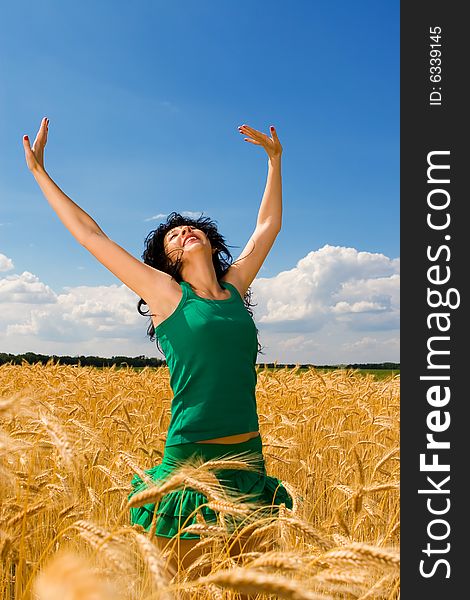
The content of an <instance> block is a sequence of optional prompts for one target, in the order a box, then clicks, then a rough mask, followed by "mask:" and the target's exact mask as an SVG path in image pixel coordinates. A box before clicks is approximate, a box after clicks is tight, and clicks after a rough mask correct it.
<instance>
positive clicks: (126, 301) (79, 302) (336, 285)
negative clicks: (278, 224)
mask: <svg viewBox="0 0 470 600" xmlns="http://www.w3.org/2000/svg"><path fill="white" fill-rule="evenodd" d="M5 258H6V257H5ZM7 260H8V261H9V260H10V259H7ZM3 264H5V265H6V264H10V263H7V262H4V263H3ZM11 265H12V266H13V263H11ZM252 289H253V297H252V300H253V301H254V303H256V305H255V306H254V307H253V313H254V318H255V323H256V326H257V327H258V329H259V334H260V341H261V344H262V346H263V348H264V354H260V355H258V362H264V361H266V362H272V361H274V360H277V361H279V362H285V363H294V362H301V363H312V364H337V363H349V362H351V363H357V362H382V361H398V360H399V341H398V340H399V332H398V327H399V300H400V296H399V260H398V259H390V258H388V257H387V256H384V255H383V254H373V253H369V252H359V251H358V250H356V249H354V248H344V247H336V246H324V247H323V248H320V249H319V250H316V251H312V252H310V253H309V254H308V255H307V256H305V257H304V258H302V259H301V260H299V261H298V263H297V265H296V266H295V267H293V268H292V269H290V270H287V271H282V272H281V273H279V274H277V275H276V276H274V277H270V278H267V277H259V278H257V279H255V281H254V282H253V284H252ZM0 301H1V302H2V311H1V312H0V346H1V347H2V349H3V351H5V352H13V353H19V352H25V351H32V352H41V353H44V354H47V353H49V354H52V353H55V354H70V355H72V356H73V355H77V354H96V355H100V356H112V355H116V354H122V355H129V356H135V355H138V354H145V355H147V356H158V357H159V358H161V354H160V353H159V352H158V351H157V349H156V346H155V344H154V343H151V342H150V341H149V339H148V337H147V336H146V331H147V327H148V325H149V322H150V321H149V319H148V317H143V316H141V315H139V314H138V312H137V301H138V297H137V295H136V294H134V293H133V292H132V291H131V290H129V289H128V288H127V287H126V286H124V285H110V286H77V287H68V288H64V289H63V290H62V291H61V292H59V293H57V292H55V291H54V290H52V289H51V288H50V287H49V286H48V285H46V284H45V283H44V282H42V281H40V280H39V278H38V277H37V276H36V275H34V274H32V273H29V272H27V271H25V272H24V273H22V274H21V275H17V274H14V275H9V276H6V277H4V278H3V279H1V278H0ZM144 308H145V307H144Z"/></svg>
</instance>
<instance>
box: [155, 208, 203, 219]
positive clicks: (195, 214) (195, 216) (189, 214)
mask: <svg viewBox="0 0 470 600" xmlns="http://www.w3.org/2000/svg"><path fill="white" fill-rule="evenodd" d="M169 214H170V213H158V215H154V216H153V217H148V218H147V219H145V221H158V220H164V219H166V218H167V217H168V215H169ZM180 214H181V215H182V216H183V217H190V218H191V219H198V218H199V217H200V216H201V215H202V212H193V211H190V210H183V212H181V213H180Z"/></svg>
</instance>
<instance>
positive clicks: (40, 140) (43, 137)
mask: <svg viewBox="0 0 470 600" xmlns="http://www.w3.org/2000/svg"><path fill="white" fill-rule="evenodd" d="M48 128H49V119H48V118H47V117H44V118H43V120H42V121H41V125H40V126H39V130H38V132H37V135H36V138H35V140H34V143H33V152H34V150H35V149H36V147H37V146H38V145H39V146H45V145H46V143H47V132H48Z"/></svg>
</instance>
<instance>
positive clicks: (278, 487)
mask: <svg viewBox="0 0 470 600" xmlns="http://www.w3.org/2000/svg"><path fill="white" fill-rule="evenodd" d="M240 453H242V456H244V455H247V456H250V458H252V459H253V462H252V464H253V469H254V470H249V471H246V470H241V469H223V470H214V471H213V473H214V475H215V476H216V477H217V479H218V481H219V482H220V483H221V485H223V486H224V487H226V488H227V490H228V489H230V490H234V491H235V492H236V493H241V494H243V495H245V494H247V495H248V496H249V498H250V501H253V502H256V503H257V504H262V505H264V506H266V509H265V510H264V513H263V514H262V515H261V516H266V514H270V515H275V514H276V513H277V511H278V508H279V504H281V503H284V504H285V505H286V507H287V508H292V506H293V500H292V498H291V496H290V494H289V493H288V492H287V490H286V489H285V487H284V486H283V485H282V482H281V481H280V480H279V479H277V478H276V477H270V476H269V475H267V473H266V467H265V462H264V457H263V446H262V441H261V436H260V435H259V436H257V437H255V438H251V439H250V440H248V441H246V442H242V443H240V444H198V443H188V444H181V445H178V446H167V447H165V451H164V454H163V458H162V462H161V463H160V464H158V465H156V466H155V467H152V468H151V469H148V470H147V471H145V473H146V474H147V475H148V476H149V477H150V478H151V479H152V480H153V481H155V482H156V484H157V485H158V484H161V483H163V482H164V481H165V480H166V479H167V478H168V477H169V476H171V475H172V474H173V472H174V471H175V470H176V469H177V468H178V467H179V466H181V465H182V464H183V463H184V461H185V460H187V459H188V458H189V457H192V456H194V455H196V456H198V457H202V458H203V460H204V461H208V460H216V459H229V458H231V457H233V456H234V455H236V456H235V457H234V458H237V456H238V457H239V455H240ZM131 485H132V488H133V489H132V491H131V493H130V494H129V496H128V498H129V499H130V498H131V497H132V496H133V495H134V494H136V493H138V492H141V491H143V490H144V489H146V488H147V487H148V485H147V484H146V483H144V482H143V481H142V479H141V478H140V477H139V476H138V475H134V477H133V478H132V481H131ZM207 502H208V499H207V497H206V496H205V495H204V494H202V493H201V492H198V491H196V490H192V489H191V488H190V487H185V488H184V489H183V490H174V491H171V492H169V493H167V494H165V495H164V496H162V497H161V499H160V501H159V502H158V507H157V518H156V531H155V534H156V535H158V536H162V537H166V538H173V537H175V536H178V535H179V537H180V538H181V539H200V536H199V535H197V534H196V533H186V532H183V533H179V530H180V529H183V528H184V527H187V526H188V525H192V524H197V523H198V521H197V518H196V513H197V512H200V513H201V514H202V516H203V517H204V520H205V521H206V522H207V523H208V524H211V525H214V524H216V523H217V514H216V512H215V511H214V510H212V509H210V508H209V507H208V506H207ZM203 505H205V506H203ZM199 507H200V508H199ZM154 512H155V504H146V505H144V506H140V507H138V508H131V509H130V520H131V523H132V524H133V525H134V524H138V525H141V526H142V527H143V528H144V529H146V530H147V531H148V530H149V529H150V526H151V523H152V518H153V515H154ZM259 514H260V513H259V512H257V513H256V515H259ZM231 519H234V518H233V517H231Z"/></svg>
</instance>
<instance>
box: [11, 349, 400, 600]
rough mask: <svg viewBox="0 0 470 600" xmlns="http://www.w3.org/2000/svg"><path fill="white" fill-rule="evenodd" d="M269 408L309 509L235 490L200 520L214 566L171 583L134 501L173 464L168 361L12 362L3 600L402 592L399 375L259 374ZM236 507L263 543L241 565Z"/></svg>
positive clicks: (306, 598) (204, 473)
mask: <svg viewBox="0 0 470 600" xmlns="http://www.w3.org/2000/svg"><path fill="white" fill-rule="evenodd" d="M257 401H258V414H259V421H260V432H261V436H262V440H263V448H264V449H263V452H264V457H265V461H266V469H267V472H268V474H269V475H273V476H275V477H278V478H279V479H281V480H282V481H283V482H284V483H285V485H286V487H287V488H288V491H289V492H290V493H291V494H292V496H293V498H294V505H293V507H292V509H291V510H290V509H288V508H287V507H285V506H284V505H281V508H280V511H279V516H278V517H276V518H271V519H270V520H267V519H266V518H265V517H263V518H261V517H257V514H256V511H251V513H250V512H249V511H248V513H247V511H246V506H245V505H244V504H243V503H242V502H240V504H239V505H237V503H236V502H234V501H233V499H232V500H230V501H225V503H224V500H223V498H222V497H221V495H220V494H222V491H221V492H220V494H219V496H216V497H215V500H214V499H213V502H219V504H216V506H218V508H219V509H220V510H221V513H220V519H219V522H218V523H217V525H216V526H214V525H208V524H206V523H205V522H203V519H202V518H201V519H199V518H198V522H199V525H198V526H197V528H198V529H199V531H200V533H201V542H200V544H201V546H203V547H204V552H203V554H202V555H201V556H200V558H199V559H198V561H197V562H198V564H196V563H195V564H194V567H193V568H190V569H186V570H183V569H180V571H178V572H177V573H176V574H175V575H173V576H170V574H169V573H168V571H167V570H166V568H165V564H166V563H165V561H166V558H167V554H166V553H165V552H162V550H161V549H159V548H157V546H156V545H155V544H154V543H153V542H152V536H151V535H149V534H148V533H147V532H145V531H144V530H143V529H142V528H139V527H138V526H135V527H132V526H130V521H129V506H128V500H127V496H128V494H129V492H130V490H131V486H130V480H131V478H132V475H133V474H134V473H139V474H142V475H143V471H144V470H145V469H149V468H150V467H152V466H153V465H155V464H157V463H158V462H160V460H161V456H162V453H163V447H164V442H165V435H166V431H167V428H168V425H169V418H170V404H171V389H170V386H169V373H168V369H167V367H160V368H152V369H151V368H144V369H143V370H141V371H135V370H133V369H130V368H124V369H116V368H105V369H95V368H93V367H81V366H79V367H76V366H63V365H59V364H54V362H53V361H50V362H49V363H48V364H47V365H41V364H34V365H29V364H27V363H26V362H25V363H23V365H21V366H15V365H12V364H6V365H3V366H0V478H1V481H0V483H1V487H0V490H1V491H0V494H1V509H0V557H1V574H0V589H1V598H2V599H5V600H10V599H13V598H14V599H15V600H20V599H21V600H29V599H33V598H35V599H38V600H59V599H60V600H66V599H70V600H72V599H73V600H102V599H106V600H110V599H113V600H114V599H121V598H122V599H123V600H131V599H132V600H134V599H135V600H144V599H145V600H160V599H164V600H170V599H172V598H183V599H186V598H188V599H190V598H191V599H192V598H198V599H201V600H208V599H212V598H214V599H216V600H219V599H227V600H228V599H236V598H240V597H247V596H240V594H250V596H249V597H250V598H257V599H260V600H261V599H264V598H292V599H297V600H315V599H323V600H325V599H327V598H331V599H361V600H366V599H373V598H376V599H390V600H394V599H398V598H399V594H400V592H399V585H400V582H399V527H400V521H399V377H398V376H395V377H389V378H388V379H384V380H381V381H376V380H374V378H373V377H372V376H371V375H360V374H359V373H358V372H355V371H344V370H338V371H332V372H329V373H327V374H324V373H319V372H318V371H316V370H315V369H314V368H311V369H308V370H306V371H300V369H298V368H294V369H288V368H285V369H279V370H276V371H268V370H267V369H261V368H259V367H258V384H257ZM211 468H212V467H211V465H205V464H192V465H191V464H190V465H188V466H186V467H185V469H186V471H185V472H183V473H182V474H180V481H181V480H184V478H185V477H189V479H191V478H192V480H193V481H194V480H196V478H197V480H198V481H206V480H207V481H208V480H209V479H210V475H211ZM219 468H220V467H219ZM231 468H237V467H236V465H235V466H234V465H232V466H231ZM239 468H246V465H243V464H240V466H239ZM212 477H213V478H214V476H213V475H212ZM175 485H178V483H177V482H176V483H175ZM158 491H159V490H158V489H155V488H154V489H153V492H152V490H147V492H150V493H154V496H153V497H158ZM155 494H156V496H155ZM209 500H210V499H209ZM137 502H138V499H137ZM231 514H241V515H248V516H249V518H248V516H247V519H246V521H243V520H242V524H241V525H240V535H242V534H243V536H244V539H246V538H247V537H248V538H249V539H250V541H251V542H252V547H251V550H250V551H249V552H248V551H247V552H244V553H242V554H241V555H239V556H237V557H236V558H234V557H232V556H231V555H230V552H229V551H228V549H229V543H230V540H231V539H233V538H230V535H232V536H233V535H234V534H233V533H232V534H229V533H228V532H227V530H226V529H225V519H226V517H227V515H231ZM193 527H194V526H193ZM150 533H151V532H150ZM235 535H237V534H235ZM202 564H205V565H206V568H205V571H204V574H203V575H201V574H200V573H199V572H198V568H197V567H198V565H199V567H200V566H201V565H202Z"/></svg>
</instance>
